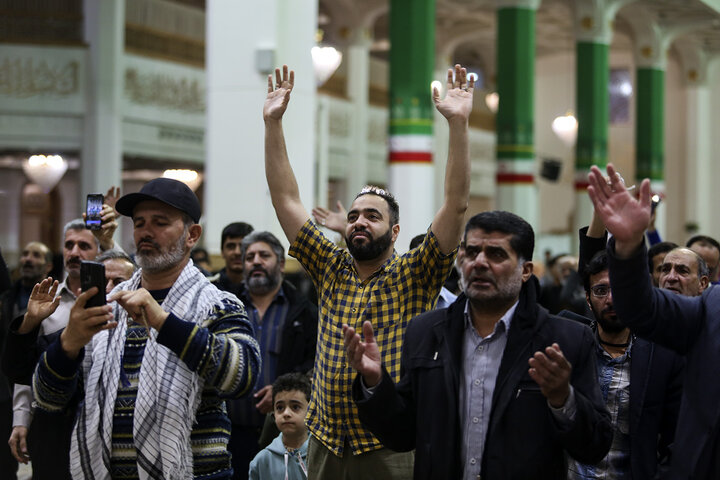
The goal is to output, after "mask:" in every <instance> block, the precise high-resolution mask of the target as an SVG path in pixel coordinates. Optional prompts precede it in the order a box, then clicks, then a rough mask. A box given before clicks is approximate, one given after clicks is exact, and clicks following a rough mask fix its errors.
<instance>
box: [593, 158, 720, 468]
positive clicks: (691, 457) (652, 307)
mask: <svg viewBox="0 0 720 480" xmlns="http://www.w3.org/2000/svg"><path fill="white" fill-rule="evenodd" d="M607 174H608V176H609V179H610V180H609V182H608V181H607V180H606V179H605V178H604V176H603V174H602V172H601V171H600V169H598V168H597V167H592V170H591V173H590V177H589V180H590V187H588V193H589V194H590V198H591V199H592V201H593V204H594V206H595V211H596V212H597V213H598V215H600V217H601V219H602V221H603V223H604V224H605V226H606V227H607V229H608V231H609V232H610V233H612V234H613V238H612V239H611V240H610V243H609V244H608V248H607V251H608V266H609V270H610V287H611V288H612V291H613V294H614V296H613V301H614V303H615V310H616V311H617V312H618V316H619V317H620V318H621V319H622V321H623V323H625V325H627V326H628V327H630V330H632V331H633V332H634V333H636V334H637V335H638V336H640V337H644V338H647V339H648V340H651V341H653V342H656V343H658V344H660V345H663V346H665V347H667V348H670V349H672V350H674V351H676V352H677V353H679V354H681V355H685V358H686V359H687V364H686V367H685V383H684V386H683V393H682V401H681V404H680V413H679V415H678V423H677V430H676V433H675V443H674V449H673V461H672V464H671V467H670V473H669V474H668V475H667V476H665V477H663V478H672V479H676V478H677V479H680V478H692V479H708V480H710V479H717V478H720V417H718V400H719V399H720V383H718V381H717V379H718V376H720V335H719V333H720V289H719V288H718V287H717V286H715V285H713V286H710V287H709V288H707V289H706V290H705V291H704V292H703V293H702V295H700V296H698V297H686V296H684V295H676V294H675V293H673V292H671V291H668V290H664V289H658V288H653V287H652V284H651V283H650V280H649V279H648V278H647V276H645V275H643V274H644V272H643V269H644V266H645V265H647V250H646V248H645V245H644V243H645V241H644V238H643V234H644V229H645V225H647V223H648V220H649V219H650V211H651V210H650V182H649V181H648V180H647V179H645V180H643V182H642V183H641V185H640V197H639V199H636V198H635V197H634V196H633V195H631V194H630V193H629V192H628V191H627V189H626V188H625V185H624V184H623V183H622V182H621V181H620V180H619V175H618V174H617V172H616V170H615V168H614V167H613V165H612V164H608V166H607Z"/></svg>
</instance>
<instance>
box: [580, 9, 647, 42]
mask: <svg viewBox="0 0 720 480" xmlns="http://www.w3.org/2000/svg"><path fill="white" fill-rule="evenodd" d="M634 1H635V0H595V1H584V2H577V3H576V4H575V37H576V39H577V41H578V42H590V43H603V44H606V45H609V44H610V42H612V35H613V20H614V19H615V15H616V14H617V11H618V10H619V9H620V8H622V7H623V6H625V5H627V4H628V3H631V2H634Z"/></svg>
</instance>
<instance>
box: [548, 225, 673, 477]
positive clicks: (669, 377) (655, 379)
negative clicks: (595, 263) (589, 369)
mask: <svg viewBox="0 0 720 480" xmlns="http://www.w3.org/2000/svg"><path fill="white" fill-rule="evenodd" d="M587 230H588V227H583V228H581V229H580V232H579V239H580V258H579V264H578V270H580V272H581V273H582V272H583V270H584V269H585V266H586V265H587V263H588V262H589V261H590V260H591V259H592V258H593V256H594V255H595V254H596V253H597V252H599V251H601V250H604V249H605V247H606V244H607V234H605V235H603V237H602V238H592V237H588V236H587ZM645 271H646V272H647V267H646V270H645ZM614 298H615V295H614V292H613V299H614ZM561 316H565V315H564V313H562V312H561ZM684 366H685V359H684V358H683V357H681V356H679V355H677V354H676V353H674V352H672V351H670V350H668V349H666V348H664V347H661V346H660V345H656V344H654V343H652V342H649V341H647V340H644V339H642V338H636V339H635V341H634V342H633V346H632V353H631V360H630V468H631V471H632V478H648V479H650V478H653V477H655V474H656V473H657V471H658V466H660V471H667V469H668V464H669V463H670V446H671V445H672V443H673V440H674V437H675V426H676V424H677V419H678V411H679V410H680V398H681V395H682V377H683V368H684Z"/></svg>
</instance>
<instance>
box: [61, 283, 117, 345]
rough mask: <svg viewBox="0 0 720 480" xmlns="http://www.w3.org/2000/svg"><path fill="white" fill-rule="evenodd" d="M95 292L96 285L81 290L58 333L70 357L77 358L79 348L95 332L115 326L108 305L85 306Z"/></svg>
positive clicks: (96, 289)
mask: <svg viewBox="0 0 720 480" xmlns="http://www.w3.org/2000/svg"><path fill="white" fill-rule="evenodd" d="M97 292H98V288H97V287H92V288H91V289H89V290H86V291H84V292H82V293H81V294H80V295H78V297H77V299H76V300H75V304H74V305H73V307H72V309H70V319H69V320H68V324H67V327H65V330H63V332H62V333H61V334H60V345H61V346H62V349H63V350H64V351H65V353H66V354H67V355H68V356H69V357H70V358H77V356H78V354H79V353H80V350H82V348H83V347H84V346H85V345H87V344H88V342H89V341H90V340H92V337H93V336H94V335H95V334H96V333H98V332H99V331H101V330H108V329H110V328H115V327H116V326H117V322H115V321H112V319H113V314H112V307H111V306H110V305H102V306H99V307H90V308H85V304H86V303H87V301H88V300H89V299H90V297H92V296H93V295H95V294H96V293H97Z"/></svg>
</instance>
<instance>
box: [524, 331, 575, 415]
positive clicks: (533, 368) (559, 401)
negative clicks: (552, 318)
mask: <svg viewBox="0 0 720 480" xmlns="http://www.w3.org/2000/svg"><path fill="white" fill-rule="evenodd" d="M528 364H529V365H530V370H529V371H528V373H529V374H530V378H532V379H533V380H535V383H537V384H538V386H539V387H540V392H542V394H543V395H544V396H545V398H547V400H548V402H549V403H550V405H552V406H553V407H554V408H560V407H562V406H563V405H565V401H566V400H567V398H568V396H569V395H570V373H571V372H572V367H571V365H570V362H568V361H567V359H566V358H565V355H563V353H562V350H560V346H559V345H558V344H557V343H553V344H552V345H551V346H549V347H547V348H546V349H545V351H544V352H541V351H538V352H535V354H534V355H533V356H532V357H530V360H528Z"/></svg>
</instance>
